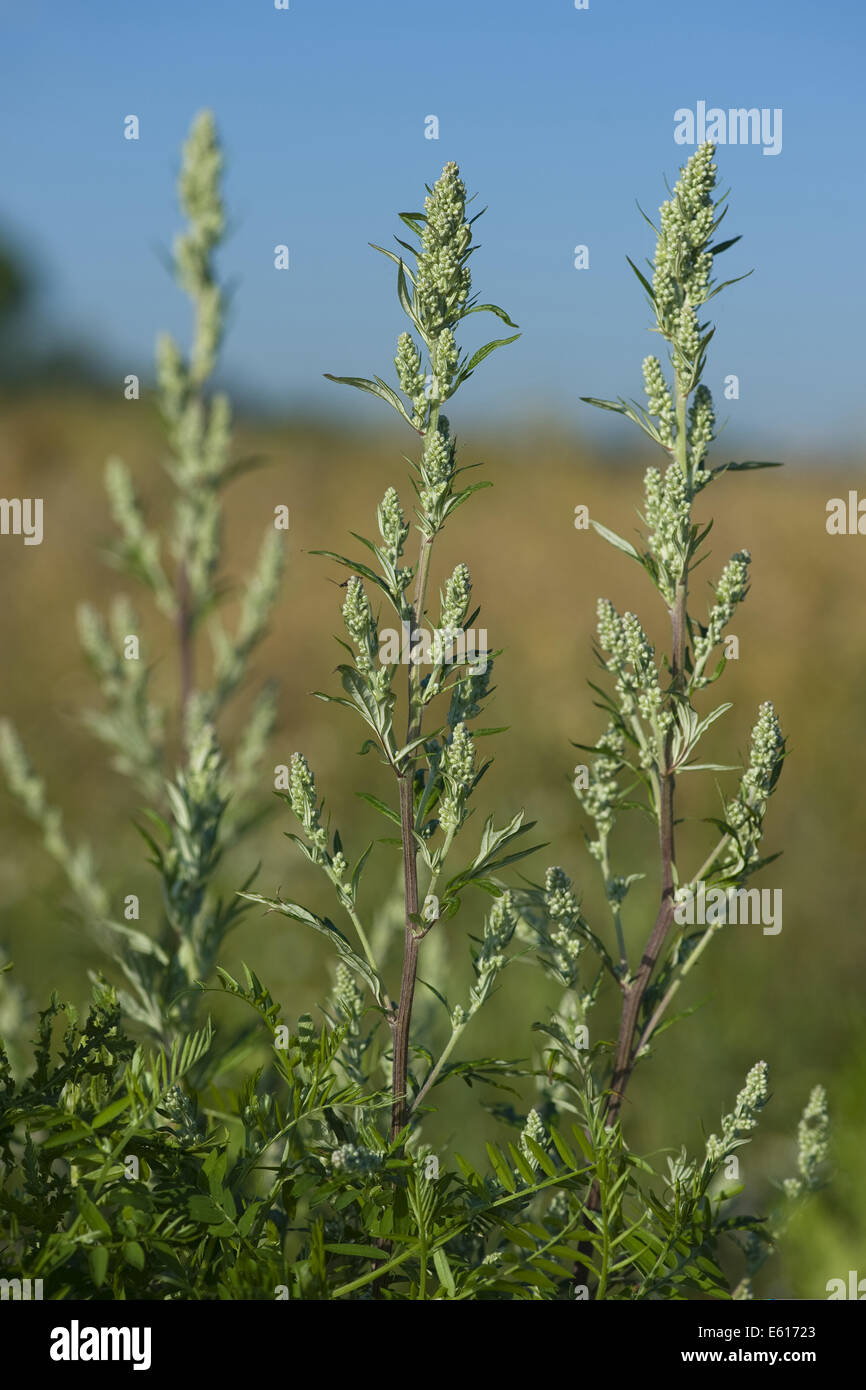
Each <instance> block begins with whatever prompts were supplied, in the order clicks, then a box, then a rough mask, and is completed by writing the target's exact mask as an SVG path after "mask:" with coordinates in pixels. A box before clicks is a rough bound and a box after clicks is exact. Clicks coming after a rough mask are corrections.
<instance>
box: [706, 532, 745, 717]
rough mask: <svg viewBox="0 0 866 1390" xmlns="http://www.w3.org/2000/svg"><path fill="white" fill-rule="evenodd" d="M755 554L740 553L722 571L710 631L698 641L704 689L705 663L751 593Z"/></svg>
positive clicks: (707, 630)
mask: <svg viewBox="0 0 866 1390" xmlns="http://www.w3.org/2000/svg"><path fill="white" fill-rule="evenodd" d="M751 559H752V557H751V555H750V554H749V552H748V550H738V551H737V552H736V554H735V555H732V556H731V558H730V560H729V561H728V563H727V564H726V565H725V568H724V569H723V570H722V574H721V578H720V579H719V583H718V587H717V588H716V601H715V603H714V604H713V607H712V609H711V610H710V616H709V619H708V621H707V629H706V632H705V633H703V634H702V635H701V636H700V637H698V638H696V639H695V644H694V646H695V673H696V678H695V680H694V686H695V688H696V689H700V688H701V687H702V686H704V685H706V684H707V683H708V682H707V678H706V677H705V676H703V675H702V674H700V673H701V672H702V670H703V667H704V663H705V662H706V660H707V657H708V656H709V654H710V652H711V651H712V650H713V648H714V647H717V646H718V645H719V643H720V642H721V640H722V633H723V632H724V630H725V628H726V627H727V625H728V623H729V622H730V621H731V618H732V617H733V616H734V611H735V609H736V607H737V604H739V603H742V602H743V599H744V598H745V597H746V595H747V593H748V592H749V565H750V563H751Z"/></svg>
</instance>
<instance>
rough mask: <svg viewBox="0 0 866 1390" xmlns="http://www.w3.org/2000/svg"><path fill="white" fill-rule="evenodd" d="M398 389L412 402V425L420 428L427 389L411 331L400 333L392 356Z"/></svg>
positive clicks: (425, 404) (419, 354) (418, 353)
mask: <svg viewBox="0 0 866 1390" xmlns="http://www.w3.org/2000/svg"><path fill="white" fill-rule="evenodd" d="M394 366H395V367H396V368H397V380H398V381H399V383H400V390H401V391H403V392H404V393H405V394H406V395H407V396H408V397H409V400H410V401H411V402H412V412H413V414H412V425H413V427H414V428H415V429H420V428H421V425H422V422H423V420H424V415H425V412H426V409H427V391H426V382H425V380H424V371H423V367H422V364H421V353H420V352H419V350H418V347H417V345H416V343H415V340H414V338H413V337H412V334H411V333H401V334H400V336H399V338H398V339H397V356H396V357H395V358H394Z"/></svg>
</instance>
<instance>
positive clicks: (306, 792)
mask: <svg viewBox="0 0 866 1390" xmlns="http://www.w3.org/2000/svg"><path fill="white" fill-rule="evenodd" d="M289 801H290V802H291V807H292V810H293V811H294V813H295V815H296V816H297V818H298V820H299V821H300V822H301V825H302V826H303V827H304V833H305V834H306V836H307V839H308V840H309V841H310V844H311V845H313V847H314V848H315V849H317V850H320V851H322V850H325V849H326V847H327V844H328V832H327V831H326V830H325V828H324V826H323V825H322V821H321V812H320V810H319V800H318V795H317V793H316V779H315V777H314V776H313V773H312V771H311V769H310V765H309V763H308V762H307V760H306V758H305V757H304V755H303V753H293V754H292V758H291V762H290V764H289Z"/></svg>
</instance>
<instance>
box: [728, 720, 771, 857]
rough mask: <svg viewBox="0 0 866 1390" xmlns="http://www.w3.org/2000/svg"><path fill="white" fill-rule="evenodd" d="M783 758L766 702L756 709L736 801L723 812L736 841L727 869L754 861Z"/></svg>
mask: <svg viewBox="0 0 866 1390" xmlns="http://www.w3.org/2000/svg"><path fill="white" fill-rule="evenodd" d="M784 756H785V739H784V737H783V734H782V729H781V725H780V724H779V721H778V719H777V717H776V711H775V709H774V708H773V704H772V702H771V701H769V700H766V701H765V702H764V703H763V704H762V705H760V706H759V709H758V718H757V720H756V722H755V727H754V728H753V729H752V737H751V749H750V756H749V767H748V771H747V772H746V773H745V774H744V776H743V780H742V782H741V783H740V789H739V791H738V793H737V795H736V797H735V798H734V799H733V801H730V802H728V805H727V806H726V808H725V820H726V821H727V822H728V824H729V825H730V826H731V827H732V828H733V829H734V831H735V832H736V834H737V840H738V843H737V844H735V845H733V846H732V847H731V849H730V850H729V852H728V857H727V863H728V865H729V866H732V865H737V866H738V867H739V868H740V869H741V870H742V869H743V868H748V867H750V866H751V865H753V864H754V863H755V862H756V861H757V858H758V846H759V844H760V841H761V835H762V833H763V824H764V813H765V811H766V809H767V801H768V799H769V797H770V796H771V794H772V792H773V789H774V787H775V785H776V782H777V781H778V779H779V773H780V772H781V770H782V761H783V759H784Z"/></svg>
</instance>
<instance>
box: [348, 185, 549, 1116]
mask: <svg viewBox="0 0 866 1390" xmlns="http://www.w3.org/2000/svg"><path fill="white" fill-rule="evenodd" d="M400 216H401V220H402V221H403V223H404V225H405V226H406V227H407V228H408V229H409V231H410V232H411V233H412V234H413V236H414V237H415V238H417V242H418V245H417V247H413V246H411V245H410V244H409V243H407V242H405V241H402V240H400V239H399V238H398V239H397V241H398V245H399V246H400V247H401V248H402V249H403V250H406V251H408V252H410V254H411V255H412V256H413V257H414V260H415V266H414V269H413V268H411V266H410V265H408V264H407V263H406V260H405V258H404V256H403V255H402V254H399V253H397V252H394V251H390V250H387V249H386V248H384V247H376V248H375V249H376V250H378V251H381V252H382V254H383V255H385V256H387V257H389V258H390V259H391V260H392V261H393V262H394V263H395V265H396V266H397V294H398V298H399V300H400V304H401V306H402V308H403V310H404V312H405V313H406V315H407V317H408V319H409V322H410V325H411V330H407V331H406V332H404V333H402V334H401V335H400V337H399V339H398V342H397V353H396V356H395V358H394V365H395V367H396V371H397V382H398V386H399V393H398V392H397V391H395V390H393V388H392V387H390V386H389V385H388V384H387V383H386V382H385V381H383V380H382V378H380V377H375V378H373V379H372V380H367V379H364V378H359V377H331V378H330V379H331V380H333V381H338V382H342V383H343V384H346V385H350V386H354V387H356V388H357V389H359V390H363V391H367V392H370V393H372V394H373V395H376V396H378V397H379V398H380V399H382V400H384V401H386V402H387V403H388V404H389V405H390V406H391V407H392V408H393V409H394V410H395V411H396V412H397V414H398V415H400V416H401V418H402V419H403V420H404V421H405V422H406V423H407V424H409V425H410V426H411V428H412V429H413V430H414V431H415V432H416V434H417V435H419V436H420V438H421V440H422V444H421V452H420V457H419V459H418V460H417V462H415V463H414V465H413V467H414V470H415V476H414V477H413V479H412V486H413V488H414V491H415V495H416V499H417V503H416V506H415V524H416V530H417V532H418V550H417V558H416V561H415V564H414V565H413V566H411V567H405V568H401V567H400V565H399V561H400V559H401V557H402V554H403V547H404V542H405V541H406V538H407V535H408V529H409V528H408V526H407V525H406V522H405V520H404V517H403V512H402V510H401V508H400V503H399V498H398V496H397V493H396V491H395V489H393V488H389V489H388V492H387V493H386V495H385V497H384V499H383V501H382V503H381V504H380V507H379V511H378V519H379V529H380V533H381V536H382V541H383V544H382V546H373V545H372V543H369V542H366V544H368V546H369V548H370V549H372V550H373V551H374V552H375V553H376V554H377V556H378V558H379V562H380V565H381V567H382V569H383V573H384V579H380V578H379V577H378V576H377V575H375V574H373V573H372V572H371V571H369V570H368V569H367V567H366V566H356V565H352V563H351V562H350V561H346V560H344V558H343V557H342V556H333V555H332V558H335V559H338V560H339V561H340V562H341V563H343V564H346V565H348V566H349V568H353V569H355V571H356V574H355V576H354V578H353V579H351V580H350V581H349V591H348V597H347V601H346V605H345V606H344V610H343V616H344V619H345V621H346V626H347V630H348V632H349V636H350V638H351V640H352V644H353V646H352V648H350V651H352V655H353V658H354V664H353V666H352V667H351V668H349V667H347V668H344V669H342V674H343V683H344V687H345V688H346V689H347V691H349V693H350V695H351V697H352V699H353V700H355V702H356V704H357V703H358V701H359V700H360V703H361V705H363V706H364V707H365V710H366V715H365V717H366V718H367V722H368V723H371V725H372V727H373V728H374V730H375V733H376V741H377V742H378V743H379V745H380V747H381V750H382V753H383V755H384V758H385V761H386V762H387V763H388V764H389V765H390V767H391V768H392V770H393V772H394V774H395V775H396V778H397V783H398V800H399V812H398V817H399V825H400V838H401V844H402V856H403V894H404V906H405V930H404V942H403V968H402V972H401V980H400V992H399V996H398V999H397V1004H396V1006H395V1007H394V1008H393V1009H392V1010H391V1012H390V1015H389V1023H390V1025H391V1030H392V1035H393V1057H394V1060H393V1110H392V1117H391V1139H392V1141H394V1140H396V1139H397V1138H398V1136H399V1135H400V1134H401V1133H402V1131H403V1130H404V1128H405V1126H406V1124H407V1121H408V1118H409V1112H410V1104H409V1097H408V1089H409V1057H410V1034H411V1024H412V1007H413V1002H414V997H415V982H416V976H417V970H418V955H419V951H420V948H421V943H422V941H423V938H424V937H425V936H426V935H427V933H428V932H429V931H430V930H431V929H432V928H433V927H434V926H435V924H436V922H437V921H438V920H439V919H440V918H441V917H442V916H443V915H448V914H450V912H452V911H455V910H456V908H457V905H458V901H459V900H458V898H457V896H456V890H455V884H454V882H453V881H452V882H451V883H449V884H446V885H445V889H444V894H443V890H442V889H440V878H441V875H442V872H443V866H444V862H445V859H446V857H447V855H448V853H449V851H450V849H451V847H452V844H453V842H454V839H455V837H456V835H457V834H458V832H459V831H460V829H461V827H462V825H463V822H464V821H465V819H466V816H467V814H468V813H467V806H466V803H467V801H468V799H469V796H470V794H471V792H472V789H473V787H474V786H475V784H476V782H477V781H478V778H479V777H480V776H481V774H482V772H483V771H484V768H483V767H482V768H481V769H480V770H479V769H477V768H476V756H475V746H474V741H473V739H472V736H471V734H470V733H469V731H468V729H467V725H466V720H467V718H469V717H474V716H475V715H477V714H478V713H479V712H480V708H481V701H482V700H483V698H484V697H485V696H486V694H487V693H488V683H489V675H490V664H489V663H488V662H487V661H486V659H485V662H484V669H481V670H479V669H477V668H476V667H475V666H473V664H472V662H471V661H469V662H461V658H460V655H459V653H458V655H457V656H456V657H455V655H454V651H453V647H450V646H449V642H448V640H447V639H448V636H449V634H450V636H452V637H453V636H455V635H457V634H459V633H460V631H461V630H462V629H465V627H466V625H467V622H468V621H471V617H470V615H469V614H468V608H469V596H470V592H471V578H470V575H469V570H468V568H467V566H466V565H458V567H457V569H456V570H455V571H454V574H453V575H452V576H451V578H450V580H448V582H447V584H446V587H445V591H444V594H443V595H442V596H441V610H440V619H439V623H438V625H437V629H436V634H437V635H436V637H435V638H434V641H433V643H432V646H431V652H430V662H429V666H428V669H426V670H425V660H424V657H423V655H418V649H417V648H416V645H415V644H416V642H417V641H418V639H419V638H421V637H422V635H423V628H422V624H423V623H424V621H425V616H426V614H427V606H428V590H429V584H430V573H431V562H432V556H433V548H434V544H435V541H436V538H437V536H438V535H439V534H440V532H441V531H442V529H443V527H444V525H445V522H446V520H447V518H448V517H449V516H450V515H451V513H452V512H453V511H454V510H455V509H456V508H457V507H458V506H460V505H461V503H463V502H464V501H466V499H467V498H468V497H469V496H471V494H472V493H474V492H475V491H477V490H478V489H479V488H481V487H485V486H488V484H486V483H474V484H470V485H468V486H465V487H458V486H457V480H458V476H459V474H460V472H461V469H460V468H459V467H458V466H457V443H456V439H455V437H454V435H453V434H452V432H451V426H450V422H449V420H448V418H447V416H446V415H445V414H444V413H443V407H444V406H445V404H446V402H447V401H448V400H450V398H451V397H452V396H453V395H454V393H455V392H456V391H457V389H458V387H459V386H460V385H461V384H462V383H463V382H464V381H466V380H467V379H468V377H470V376H471V375H472V372H473V371H474V370H475V368H476V367H477V366H478V364H479V363H480V362H481V361H483V360H484V358H485V357H487V356H488V355H489V353H491V352H493V351H494V350H495V349H496V348H498V347H501V346H504V345H505V344H507V343H511V342H513V341H514V340H515V338H516V337H517V336H518V335H517V334H514V335H512V336H511V337H507V338H500V339H496V340H494V341H493V342H490V343H487V344H485V345H484V346H483V347H481V348H479V349H478V350H477V351H476V352H475V353H473V354H472V355H471V356H470V355H468V354H462V353H461V350H460V348H459V346H458V343H457V340H456V336H455V335H456V332H457V329H458V328H459V326H460V324H461V323H462V321H463V320H464V319H466V318H467V317H468V315H470V314H472V313H477V312H480V311H482V310H484V311H488V312H491V313H493V314H495V315H497V317H499V318H500V319H502V320H503V322H505V323H506V324H508V325H509V326H510V327H512V328H513V327H515V325H514V324H513V323H512V322H511V320H510V319H509V317H508V315H507V314H506V313H504V311H503V310H502V309H500V308H498V306H496V305H493V304H478V303H477V301H476V300H475V299H473V298H472V297H471V274H470V270H469V258H470V256H471V255H472V253H473V251H475V250H476V249H477V248H476V247H475V246H473V244H472V223H473V222H474V221H475V218H471V219H470V218H468V217H467V194H466V186H465V184H464V182H463V180H462V178H461V177H460V171H459V169H458V167H457V165H456V164H454V163H449V164H446V165H445V167H444V169H443V170H442V175H441V177H440V178H439V179H438V180H437V182H436V183H435V184H434V186H433V187H432V188H430V187H428V189H427V197H426V199H425V203H424V211H423V212H420V213H401V214H400ZM327 553H330V552H327ZM361 576H363V578H366V579H367V580H368V582H369V581H370V580H372V582H373V583H375V584H376V585H377V586H378V588H379V589H380V590H382V591H384V594H385V595H386V597H387V599H388V601H389V602H390V604H391V606H392V607H393V609H394V610H395V613H396V615H397V617H398V618H399V620H400V624H401V630H402V631H408V633H409V634H410V640H411V646H412V651H411V655H410V660H409V662H408V670H407V674H406V684H405V702H406V724H405V729H406V733H405V739H404V740H403V741H402V743H401V742H398V740H397V739H396V738H395V736H394V733H393V718H394V716H395V709H396V705H397V701H398V692H396V691H395V690H394V681H395V679H396V676H397V672H398V670H399V666H398V665H397V664H396V663H395V664H388V663H387V662H385V661H384V660H383V661H379V660H378V658H377V638H378V627H377V620H376V618H375V617H374V615H373V612H372V609H371V607H370V604H369V600H368V599H367V597H366V594H365V591H364V584H363V581H362V577H361ZM472 616H474V615H472ZM461 664H462V666H463V669H462V670H460V669H459V668H460V666H461ZM446 691H448V692H450V693H451V701H450V706H449V709H448V714H447V718H446V723H445V725H444V726H442V727H439V728H438V729H435V730H433V731H431V732H429V733H427V734H425V732H424V716H425V712H426V710H427V707H428V705H429V704H430V703H431V701H432V700H433V699H434V698H435V697H436V696H437V695H440V694H442V693H444V692H446ZM344 703H345V702H344ZM373 710H375V712H374V713H372V719H371V717H370V715H371V711H373ZM362 712H363V711H362ZM526 829H528V827H527V826H524V825H523V824H522V816H521V817H520V818H519V820H518V821H517V822H516V823H513V824H512V827H511V828H510V832H509V834H508V836H507V838H514V837H515V836H516V835H518V834H522V833H524V831H525V830H526ZM436 832H438V833H439V834H438V843H436V844H435V847H434V846H433V840H432V837H433V836H434V835H435V834H436ZM499 843H500V844H501V843H504V841H500V842H499ZM419 854H422V855H423V858H424V867H425V870H426V874H427V883H426V893H425V898H424V903H425V904H428V905H429V906H428V907H427V908H426V910H423V911H422V901H421V897H420V893H419V878H418V868H419V864H418V860H419ZM440 898H441V899H442V900H441V901H440ZM459 1026H460V1027H461V1028H462V1026H464V1025H463V1024H461V1025H459ZM457 1027H458V1025H455V1029H454V1032H453V1033H452V1038H451V1040H450V1041H449V1043H448V1045H447V1046H448V1050H449V1051H450V1049H451V1048H453V1045H454V1042H455V1040H456V1039H455V1033H456V1032H457ZM443 1062H444V1056H443V1057H441V1058H440V1059H439V1062H438V1064H435V1065H434V1068H433V1069H431V1073H430V1075H429V1076H428V1078H427V1080H426V1082H425V1083H424V1086H423V1088H421V1090H420V1091H419V1096H416V1102H415V1103H416V1104H417V1102H418V1098H419V1097H420V1095H421V1094H424V1093H426V1091H427V1090H428V1089H429V1087H430V1086H431V1085H432V1084H433V1083H434V1081H435V1079H436V1077H438V1075H439V1074H440V1072H441V1068H442V1065H443Z"/></svg>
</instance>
